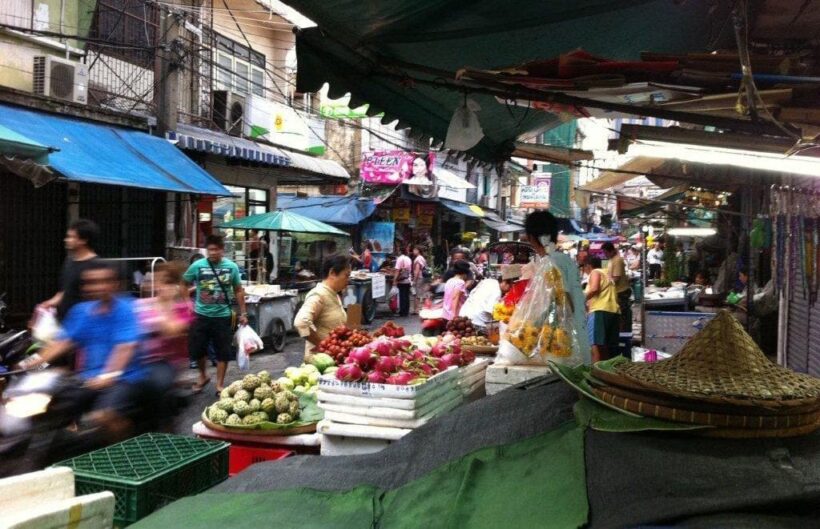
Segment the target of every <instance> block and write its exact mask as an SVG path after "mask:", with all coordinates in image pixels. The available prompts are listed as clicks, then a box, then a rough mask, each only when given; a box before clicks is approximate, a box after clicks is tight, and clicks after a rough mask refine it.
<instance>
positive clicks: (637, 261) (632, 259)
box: [624, 246, 641, 272]
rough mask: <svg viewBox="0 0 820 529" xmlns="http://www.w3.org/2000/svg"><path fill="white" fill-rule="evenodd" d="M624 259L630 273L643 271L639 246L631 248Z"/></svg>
mask: <svg viewBox="0 0 820 529" xmlns="http://www.w3.org/2000/svg"><path fill="white" fill-rule="evenodd" d="M624 259H625V260H626V266H627V268H628V269H629V270H630V271H633V272H639V271H640V270H641V251H640V249H639V248H638V247H637V246H630V247H629V249H628V250H627V251H626V257H625V258H624Z"/></svg>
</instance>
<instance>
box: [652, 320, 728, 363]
mask: <svg viewBox="0 0 820 529" xmlns="http://www.w3.org/2000/svg"><path fill="white" fill-rule="evenodd" d="M714 317H715V314H714V313H704V312H666V311H648V312H647V313H646V318H645V321H644V322H643V325H644V336H645V343H643V344H642V346H643V347H645V348H646V349H656V350H658V351H664V352H666V353H669V354H675V353H677V352H678V351H680V350H681V348H683V346H684V344H685V343H686V342H687V341H688V340H689V338H691V337H692V336H694V335H695V334H697V332H698V331H700V330H701V329H702V328H703V327H704V326H705V325H706V324H707V323H709V321H710V320H711V319H712V318H714Z"/></svg>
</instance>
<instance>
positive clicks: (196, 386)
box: [191, 377, 211, 393]
mask: <svg viewBox="0 0 820 529" xmlns="http://www.w3.org/2000/svg"><path fill="white" fill-rule="evenodd" d="M210 383H211V377H208V378H206V379H205V382H203V383H201V384H200V383H199V382H197V383H196V384H194V385H193V386H191V390H192V391H193V392H194V393H202V390H203V389H205V386H207V385H208V384H210Z"/></svg>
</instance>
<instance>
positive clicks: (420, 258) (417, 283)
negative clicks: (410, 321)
mask: <svg viewBox="0 0 820 529" xmlns="http://www.w3.org/2000/svg"><path fill="white" fill-rule="evenodd" d="M412 252H413V288H414V289H415V294H414V295H413V314H418V313H419V309H420V308H421V307H422V304H423V303H424V298H425V296H426V295H427V284H428V283H429V278H428V277H426V275H427V273H428V272H427V259H426V258H425V257H424V255H422V252H421V247H420V246H418V245H415V246H413V250H412Z"/></svg>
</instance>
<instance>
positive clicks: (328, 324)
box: [293, 255, 351, 362]
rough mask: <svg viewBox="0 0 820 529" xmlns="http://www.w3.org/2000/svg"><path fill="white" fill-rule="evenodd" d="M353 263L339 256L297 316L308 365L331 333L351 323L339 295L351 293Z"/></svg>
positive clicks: (330, 261) (330, 262) (326, 267)
mask: <svg viewBox="0 0 820 529" xmlns="http://www.w3.org/2000/svg"><path fill="white" fill-rule="evenodd" d="M350 270H351V268H350V259H349V258H347V257H345V256H342V255H337V256H335V257H331V258H330V259H327V260H326V261H325V264H324V270H323V272H324V273H323V277H324V279H323V280H322V282H321V283H319V284H318V285H316V286H315V287H314V288H313V290H311V291H310V292H308V293H307V296H305V302H304V303H303V304H302V308H300V309H299V312H298V313H297V314H296V318H295V319H294V322H293V325H294V327H296V330H297V331H298V332H299V336H301V337H302V338H304V339H305V359H304V360H305V362H309V361H310V359H311V356H312V354H313V350H314V349H315V348H316V346H318V345H319V342H321V341H322V340H324V339H325V338H327V336H328V335H329V334H330V332H331V331H332V330H333V329H335V328H336V327H338V326H339V325H344V324H345V323H347V313H346V312H345V309H344V306H343V305H342V299H341V298H340V297H339V294H340V293H342V292H344V291H345V290H346V289H347V283H348V281H349V280H350Z"/></svg>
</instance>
